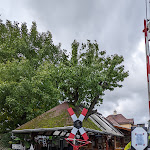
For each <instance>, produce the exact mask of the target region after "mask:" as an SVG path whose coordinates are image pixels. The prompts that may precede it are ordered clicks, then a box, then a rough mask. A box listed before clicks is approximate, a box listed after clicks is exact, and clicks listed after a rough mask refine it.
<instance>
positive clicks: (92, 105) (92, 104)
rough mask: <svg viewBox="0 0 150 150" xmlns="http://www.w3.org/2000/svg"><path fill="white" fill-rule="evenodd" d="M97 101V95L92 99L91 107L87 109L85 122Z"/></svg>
mask: <svg viewBox="0 0 150 150" xmlns="http://www.w3.org/2000/svg"><path fill="white" fill-rule="evenodd" d="M98 99H99V95H97V96H96V97H95V98H94V100H93V101H92V103H91V105H90V107H89V109H88V113H87V115H86V117H85V119H86V120H87V118H88V117H89V116H90V115H91V114H92V110H93V108H94V106H95V104H96V103H97V101H98Z"/></svg>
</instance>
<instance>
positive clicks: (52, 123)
mask: <svg viewBox="0 0 150 150" xmlns="http://www.w3.org/2000/svg"><path fill="white" fill-rule="evenodd" d="M67 108H69V105H68V103H63V104H60V105H58V106H56V107H55V108H53V109H51V110H50V111H48V112H46V113H44V114H42V115H40V116H38V117H36V118H34V119H32V120H31V121H29V122H27V123H25V124H23V125H22V126H20V127H19V128H17V130H23V129H37V128H54V127H64V126H73V121H72V119H71V117H70V115H69V113H68V111H67ZM77 116H78V115H77ZM83 127H85V128H90V129H94V130H99V131H101V129H100V128H98V127H97V125H95V124H94V123H93V122H92V121H91V120H90V119H89V118H88V119H87V120H84V121H83Z"/></svg>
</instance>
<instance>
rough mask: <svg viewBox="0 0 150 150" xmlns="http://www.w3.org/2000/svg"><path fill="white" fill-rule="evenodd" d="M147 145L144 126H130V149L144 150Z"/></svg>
mask: <svg viewBox="0 0 150 150" xmlns="http://www.w3.org/2000/svg"><path fill="white" fill-rule="evenodd" d="M147 145H148V134H147V128H146V127H132V128H131V149H132V150H145V149H146V148H147Z"/></svg>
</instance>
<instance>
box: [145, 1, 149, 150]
mask: <svg viewBox="0 0 150 150" xmlns="http://www.w3.org/2000/svg"><path fill="white" fill-rule="evenodd" d="M145 3H146V19H144V30H143V32H144V34H145V50H146V65H147V83H148V100H149V121H148V134H149V136H148V150H150V140H149V137H150V52H149V41H150V40H149V37H148V33H149V32H150V20H149V19H148V18H147V17H149V15H148V16H147V12H148V10H150V0H149V9H147V0H145Z"/></svg>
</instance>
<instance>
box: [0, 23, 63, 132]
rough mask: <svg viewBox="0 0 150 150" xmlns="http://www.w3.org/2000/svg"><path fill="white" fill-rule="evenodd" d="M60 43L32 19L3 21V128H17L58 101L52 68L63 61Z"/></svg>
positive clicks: (0, 35) (0, 86) (0, 108)
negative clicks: (29, 23) (46, 65)
mask: <svg viewBox="0 0 150 150" xmlns="http://www.w3.org/2000/svg"><path fill="white" fill-rule="evenodd" d="M61 55H63V53H62V52H61V51H60V45H58V46H56V45H54V43H53V41H52V35H51V33H50V32H49V31H47V32H45V33H44V32H43V33H39V32H38V31H37V26H36V23H35V22H33V24H32V26H31V29H30V30H28V28H27V25H26V23H22V24H21V25H19V24H18V23H17V22H14V23H13V24H12V23H11V22H10V21H8V20H7V21H6V23H3V22H2V21H0V131H5V130H6V128H9V129H14V128H16V127H17V125H18V124H20V125H21V124H23V123H25V122H27V121H28V120H31V119H32V118H34V117H36V116H37V115H39V114H41V113H43V112H45V111H47V110H49V109H51V108H53V107H54V106H56V105H58V104H59V97H58V96H59V94H58V93H60V92H58V89H57V86H56V83H54V82H53V76H51V75H50V74H51V72H49V74H48V73H45V72H44V71H43V70H42V69H41V68H42V66H43V64H44V63H45V62H47V63H49V65H50V66H51V67H50V70H51V71H52V70H53V69H52V68H54V67H55V65H56V64H58V63H59V62H60V61H61Z"/></svg>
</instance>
